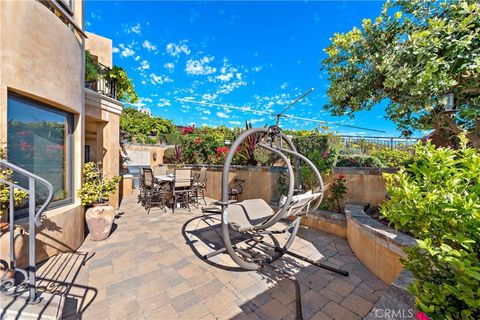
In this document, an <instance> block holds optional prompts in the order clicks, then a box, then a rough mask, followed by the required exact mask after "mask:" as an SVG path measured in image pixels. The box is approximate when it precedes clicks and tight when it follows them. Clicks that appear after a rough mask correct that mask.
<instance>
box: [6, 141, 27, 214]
mask: <svg viewBox="0 0 480 320" xmlns="http://www.w3.org/2000/svg"><path fill="white" fill-rule="evenodd" d="M5 158H6V152H5V148H4V147H3V146H2V143H0V159H1V160H5ZM12 174H13V172H12V170H10V169H6V168H0V179H2V180H5V181H9V182H13V183H15V181H13V180H12ZM27 196H28V193H27V192H25V191H23V190H20V189H16V188H15V189H14V191H13V202H14V205H15V206H21V205H23V203H24V200H25V198H26V197H27ZM9 201H10V188H9V186H8V185H7V184H6V183H1V182H0V219H1V217H2V215H3V214H6V213H7V210H8V205H9Z"/></svg>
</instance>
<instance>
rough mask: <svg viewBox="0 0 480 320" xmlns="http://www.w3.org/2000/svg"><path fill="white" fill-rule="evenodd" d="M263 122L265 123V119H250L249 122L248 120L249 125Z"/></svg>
mask: <svg viewBox="0 0 480 320" xmlns="http://www.w3.org/2000/svg"><path fill="white" fill-rule="evenodd" d="M264 121H265V118H260V119H251V120H250V123H251V124H255V123H258V122H264Z"/></svg>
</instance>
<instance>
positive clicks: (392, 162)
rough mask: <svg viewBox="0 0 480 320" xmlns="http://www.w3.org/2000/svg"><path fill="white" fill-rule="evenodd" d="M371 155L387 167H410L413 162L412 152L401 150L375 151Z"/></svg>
mask: <svg viewBox="0 0 480 320" xmlns="http://www.w3.org/2000/svg"><path fill="white" fill-rule="evenodd" d="M370 155H371V156H373V157H376V158H378V159H379V160H380V162H381V163H382V164H383V165H384V166H385V167H390V168H398V167H401V166H405V165H408V164H410V163H411V162H412V160H413V155H412V153H411V152H409V151H406V150H400V149H378V148H377V149H373V150H371V151H370Z"/></svg>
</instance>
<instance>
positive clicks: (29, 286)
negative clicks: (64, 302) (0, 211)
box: [0, 160, 53, 303]
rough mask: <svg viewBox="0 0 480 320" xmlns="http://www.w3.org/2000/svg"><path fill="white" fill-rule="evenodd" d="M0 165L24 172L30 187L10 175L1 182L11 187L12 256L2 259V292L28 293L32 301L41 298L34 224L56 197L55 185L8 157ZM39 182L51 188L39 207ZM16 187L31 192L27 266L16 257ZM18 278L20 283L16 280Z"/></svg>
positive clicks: (17, 294)
mask: <svg viewBox="0 0 480 320" xmlns="http://www.w3.org/2000/svg"><path fill="white" fill-rule="evenodd" d="M0 168H6V169H7V170H11V171H12V172H14V173H17V174H21V175H23V176H25V177H26V178H28V187H22V186H19V185H17V184H16V183H14V182H12V181H9V180H8V179H1V178H0V184H5V185H7V187H8V190H9V201H8V217H9V231H10V239H9V240H10V257H9V261H8V262H7V261H4V260H0V263H1V264H2V265H3V274H2V275H0V277H1V278H0V292H1V294H5V295H13V296H16V297H25V298H26V299H27V301H28V302H29V303H35V302H37V301H38V299H39V296H38V292H37V287H36V281H37V280H36V269H37V268H36V263H35V228H36V227H39V226H41V224H42V221H41V215H42V212H43V211H44V210H45V209H46V208H47V206H48V205H49V203H50V201H51V200H52V198H53V186H52V184H51V183H50V182H48V181H47V180H45V179H43V178H41V177H39V176H36V175H34V174H33V173H31V172H29V171H27V170H24V169H22V168H20V167H17V166H16V165H13V164H11V163H9V162H7V161H5V160H0ZM37 182H39V183H41V184H43V185H45V186H46V187H47V189H48V196H47V199H46V200H45V202H44V203H43V204H42V205H41V206H40V208H39V209H38V210H37V208H36V203H35V189H36V184H37ZM15 189H17V190H22V191H24V192H26V193H27V194H28V269H27V270H25V269H22V268H19V267H17V265H16V261H15V260H16V258H18V257H15V234H14V232H15V214H14V210H15V198H14V194H15ZM17 273H21V274H22V275H23V277H22V278H21V280H20V281H17V280H16V277H15V275H16V274H17ZM17 282H19V283H17Z"/></svg>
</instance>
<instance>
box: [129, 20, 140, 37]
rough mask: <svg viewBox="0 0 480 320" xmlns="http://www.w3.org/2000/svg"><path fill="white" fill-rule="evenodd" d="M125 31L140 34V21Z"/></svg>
mask: <svg viewBox="0 0 480 320" xmlns="http://www.w3.org/2000/svg"><path fill="white" fill-rule="evenodd" d="M127 32H128V33H131V32H133V33H136V34H140V33H142V27H141V26H140V23H138V22H137V24H136V25H134V26H132V27H130V28H129V29H128V31H127Z"/></svg>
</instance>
